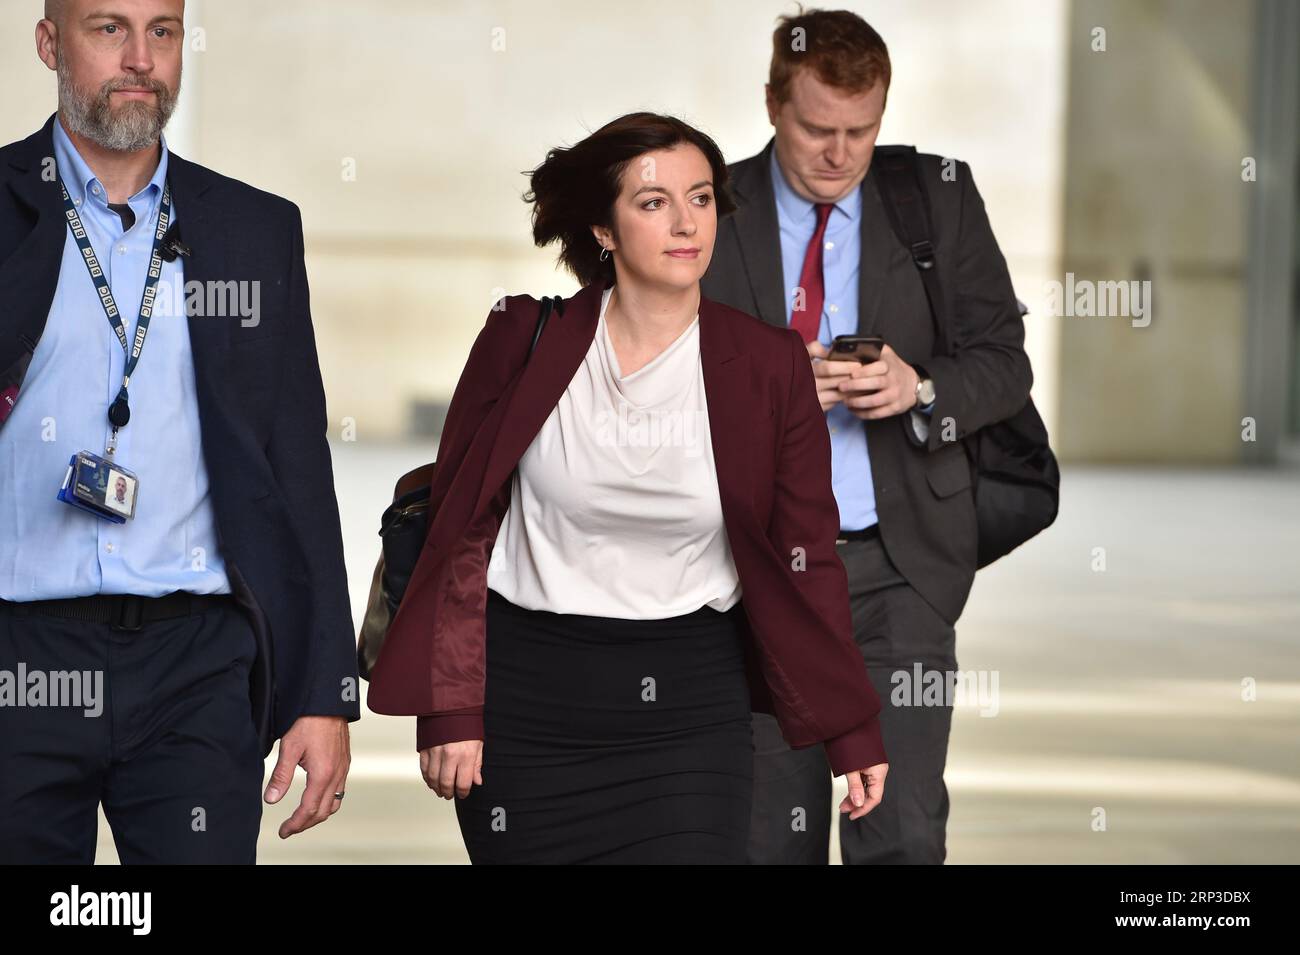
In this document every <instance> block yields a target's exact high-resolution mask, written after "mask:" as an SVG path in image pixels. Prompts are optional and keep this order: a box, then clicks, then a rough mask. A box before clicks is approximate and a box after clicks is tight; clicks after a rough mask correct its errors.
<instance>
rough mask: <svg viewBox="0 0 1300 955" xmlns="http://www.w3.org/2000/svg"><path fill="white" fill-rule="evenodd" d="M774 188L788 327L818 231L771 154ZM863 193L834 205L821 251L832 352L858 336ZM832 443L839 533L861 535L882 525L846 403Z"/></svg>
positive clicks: (866, 458)
mask: <svg viewBox="0 0 1300 955" xmlns="http://www.w3.org/2000/svg"><path fill="white" fill-rule="evenodd" d="M772 183H773V186H774V189H775V191H776V215H777V220H778V223H779V225H780V231H781V271H782V279H783V281H784V282H785V290H786V302H785V307H786V324H787V325H788V324H789V323H790V320H791V318H792V317H793V315H794V294H795V289H797V288H798V287H799V278H800V274H801V273H802V272H803V260H804V255H805V253H807V251H808V243H809V242H810V241H811V240H812V237H813V232H814V231H816V228H817V210H816V209H815V208H814V204H813V203H812V202H809V201H808V200H807V199H805V198H803V197H802V196H801V195H799V194H798V193H797V192H795V191H794V190H793V189H792V188H791V187H790V184H789V183H788V182H787V181H786V178H785V174H784V172H782V170H781V165H780V163H778V162H777V159H776V149H775V148H773V150H772ZM861 218H862V193H861V190H859V189H854V190H853V191H852V192H850V193H849V194H848V195H847V196H845V197H844V198H843V199H841V200H840V201H839V202H837V203H835V208H834V209H832V210H831V215H830V218H829V219H828V220H827V221H826V235H825V237H824V242H825V246H824V248H823V249H822V282H823V285H824V287H825V292H826V294H825V297H824V299H823V300H822V314H821V326H820V328H819V329H818V332H817V340H818V341H819V342H821V343H822V344H823V345H826V346H827V347H828V348H829V347H830V343H831V339H833V338H834V337H835V336H836V335H856V334H857V333H858V261H859V257H860V256H861V253H862V222H861ZM826 427H827V428H828V429H830V438H831V485H832V487H833V488H834V491H835V503H836V504H837V505H838V506H839V510H840V529H841V530H860V529H862V528H864V527H870V526H871V525H872V524H875V523H876V522H877V520H878V517H877V514H876V489H875V485H874V484H873V483H872V478H871V455H870V454H869V453H868V451H867V429H866V427H865V426H864V425H863V422H862V420H861V419H859V418H857V417H855V416H854V415H853V413H852V412H850V411H849V409H848V408H846V407H845V406H844V403H843V402H840V403H838V404H836V405H835V406H834V407H832V408H831V409H830V410H829V411H827V412H826Z"/></svg>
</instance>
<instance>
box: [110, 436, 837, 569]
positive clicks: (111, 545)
mask: <svg viewBox="0 0 1300 955" xmlns="http://www.w3.org/2000/svg"><path fill="white" fill-rule="evenodd" d="M839 433H840V429H839V428H831V434H839ZM108 546H109V547H112V546H113V545H112V544H109V545H108Z"/></svg>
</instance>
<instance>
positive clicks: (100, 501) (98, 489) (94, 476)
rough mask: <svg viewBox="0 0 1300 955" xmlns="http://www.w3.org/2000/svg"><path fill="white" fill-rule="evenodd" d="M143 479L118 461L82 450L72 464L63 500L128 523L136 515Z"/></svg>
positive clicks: (62, 493)
mask: <svg viewBox="0 0 1300 955" xmlns="http://www.w3.org/2000/svg"><path fill="white" fill-rule="evenodd" d="M139 488H140V479H139V478H137V477H136V476H135V474H133V473H132V472H130V471H128V470H127V469H126V468H124V467H122V466H121V465H120V464H118V463H117V462H116V461H113V460H110V459H108V458H101V457H100V456H99V455H98V454H92V453H91V452H89V451H82V452H80V453H79V454H74V455H73V456H72V458H71V460H69V461H68V471H67V474H65V475H64V477H63V487H61V488H59V500H60V501H63V502H64V503H65V504H71V505H72V506H73V507H79V508H81V509H82V510H83V511H90V512H91V513H92V514H94V515H96V516H97V517H102V518H104V520H107V521H112V522H113V523H114V524H125V523H126V522H127V521H128V520H130V519H131V518H132V517H134V516H135V499H136V493H137V491H138V490H139Z"/></svg>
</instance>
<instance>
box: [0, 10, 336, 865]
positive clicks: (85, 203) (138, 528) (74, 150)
mask: <svg viewBox="0 0 1300 955" xmlns="http://www.w3.org/2000/svg"><path fill="white" fill-rule="evenodd" d="M183 17H184V2H183V0H57V2H55V0H47V2H46V4H45V18H44V19H43V20H41V22H40V23H39V24H38V26H37V29H36V40H37V50H38V53H39V55H40V58H41V60H42V61H43V62H44V63H45V64H46V66H48V67H49V68H50V69H51V70H54V71H56V72H57V74H58V84H59V109H58V113H57V114H56V116H55V117H51V119H50V121H49V122H47V123H46V124H45V126H44V128H43V129H41V130H40V131H39V132H38V133H36V134H35V135H33V136H31V137H30V138H28V139H26V140H24V141H22V142H19V143H14V144H12V145H10V146H6V147H5V148H4V149H3V150H0V300H2V301H3V308H0V541H3V547H2V548H0V600H2V602H0V862H5V863H12V862H45V863H89V862H91V861H93V859H94V853H95V838H96V829H97V813H96V809H97V806H98V804H100V803H101V802H102V804H103V807H104V812H105V815H106V817H107V819H108V822H109V824H110V826H111V827H112V830H113V837H114V841H115V842H116V845H117V850H118V854H119V857H120V858H121V860H122V861H123V862H126V863H132V862H167V863H175V862H208V863H211V862H218V863H228V862H240V863H249V862H253V861H255V857H256V844H257V835H258V830H259V827H260V822H261V813H262V806H261V799H262V798H265V799H266V800H267V801H268V802H270V803H275V802H278V801H279V800H280V799H281V798H282V797H283V796H284V795H285V794H286V793H287V792H288V790H289V788H290V785H291V783H292V781H293V776H294V771H295V767H296V766H302V767H304V768H305V770H306V773H307V778H306V788H305V792H304V795H303V797H302V800H301V803H300V804H299V806H298V807H297V808H296V810H295V811H294V813H293V814H292V816H291V817H290V818H288V819H286V820H285V821H284V822H283V824H282V825H281V826H280V836H281V838H287V837H288V836H289V835H291V834H293V833H296V832H301V831H303V830H304V829H306V828H309V827H311V826H314V825H316V824H317V823H319V822H322V821H324V820H325V819H328V818H329V816H330V815H331V814H333V813H334V812H335V811H337V809H338V808H339V806H340V805H341V800H342V798H343V792H344V782H345V780H346V778H347V772H348V766H349V760H350V757H349V749H348V723H349V722H350V721H352V720H356V719H359V718H360V710H359V706H358V702H357V695H356V680H357V672H356V659H355V643H354V637H353V629H352V617H351V611H350V607H349V601H348V589H347V580H346V575H345V572H344V564H343V546H342V535H341V533H340V527H339V516H338V505H337V502H336V499H335V494H334V486H333V477H332V467H331V460H330V452H329V447H328V444H327V442H326V428H327V422H326V415H325V399H324V392H323V388H322V383H321V375H320V370H319V367H318V364H317V358H316V346H315V339H314V335H313V331H312V324H311V315H310V309H309V304H308V290H307V277H306V270H305V266H304V261H303V235H302V220H301V217H300V215H299V212H298V209H297V208H296V207H295V206H294V205H293V204H292V203H290V202H287V201H285V200H284V199H280V198H277V197H275V196H272V195H269V194H267V193H264V192H259V191H258V190H256V189H253V188H251V187H249V186H247V185H244V184H243V183H240V182H236V181H234V180H232V179H227V178H225V177H223V176H220V175H218V174H216V173H214V172H211V171H209V170H207V169H204V168H202V167H200V166H196V165H194V164H192V163H189V162H186V161H185V160H183V159H181V158H180V157H179V156H177V155H175V154H174V153H171V152H170V151H169V150H168V148H167V145H166V142H165V141H164V140H163V138H162V135H161V133H162V129H163V127H164V126H165V125H166V123H167V120H168V118H169V117H170V115H171V112H172V110H173V108H174V106H175V103H176V97H177V94H178V93H179V89H180V79H181V61H182V47H183V44H184V37H185V30H184V23H183ZM82 459H85V460H89V461H91V462H97V464H96V467H98V468H99V469H100V470H99V471H92V472H90V473H104V472H103V470H102V469H103V468H108V469H109V470H108V471H107V474H108V485H107V486H108V488H109V494H110V495H112V496H113V499H112V500H110V501H108V502H107V503H106V502H104V501H102V500H101V501H99V502H98V505H99V506H98V507H97V506H96V503H97V502H96V501H95V499H94V493H93V492H94V483H93V482H91V481H86V482H84V483H83V482H81V481H80V480H78V477H79V476H80V474H81V471H80V470H78V469H76V468H74V467H73V464H74V463H75V462H77V461H79V460H82ZM74 471H75V474H74ZM114 472H116V476H115V473H114ZM118 476H121V477H122V480H120V481H119V480H118ZM61 482H62V483H61ZM119 489H121V491H122V493H121V495H118V494H117V492H118V490H119ZM117 496H121V497H123V498H124V500H125V501H126V502H127V503H123V502H121V501H117V500H116V497H117ZM127 515H130V516H127ZM277 738H278V739H279V740H280V750H279V760H278V763H277V765H276V768H275V770H274V772H273V773H272V777H271V782H270V784H269V786H268V787H267V789H266V792H265V793H264V794H263V793H262V775H263V760H264V759H265V757H266V756H267V754H269V752H270V751H271V749H272V747H273V744H274V741H275V740H276V739H277Z"/></svg>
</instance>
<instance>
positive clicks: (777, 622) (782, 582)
mask: <svg viewBox="0 0 1300 955" xmlns="http://www.w3.org/2000/svg"><path fill="white" fill-rule="evenodd" d="M602 292H603V288H602V287H601V285H600V284H599V283H597V284H593V285H589V286H587V287H586V288H584V289H582V290H581V291H579V292H578V293H577V294H575V295H574V296H573V297H572V298H569V299H567V300H566V301H565V303H564V313H563V315H553V316H552V317H551V319H550V321H549V322H548V323H547V326H546V329H545V331H544V333H543V334H542V337H541V340H540V341H539V343H538V345H537V350H536V352H535V353H534V354H533V356H532V358H531V360H528V361H527V362H526V363H525V359H526V357H527V354H528V348H529V345H530V343H531V341H532V335H533V330H534V328H535V327H536V322H537V314H538V309H539V307H540V303H539V302H538V301H537V300H536V299H534V298H533V297H532V296H529V295H512V296H508V297H506V298H504V299H502V300H501V301H499V302H498V303H497V304H496V305H495V306H493V308H492V310H491V311H490V312H489V314H488V318H487V322H486V324H485V325H484V327H483V330H482V331H481V332H480V333H479V335H478V338H477V339H476V340H475V342H474V346H473V348H472V349H471V351H470V355H469V360H468V362H467V363H466V365H465V369H464V371H463V373H462V374H461V378H460V382H459V383H458V384H457V386H456V391H455V394H454V395H453V396H452V400H451V405H450V406H449V408H448V410H447V419H446V423H445V425H444V428H443V433H442V439H441V444H440V446H439V453H438V467H437V469H436V472H435V475H434V479H433V484H432V487H431V501H430V504H431V507H432V508H434V509H435V510H433V512H432V513H433V515H434V516H433V519H432V520H430V522H429V532H428V537H427V538H426V539H425V543H424V550H423V551H422V553H421V555H420V559H419V561H418V563H417V564H416V567H415V571H414V574H413V575H412V577H411V581H410V584H409V586H408V589H407V591H406V594H405V596H404V598H403V600H402V604H401V607H400V608H399V609H398V612H397V615H396V616H395V617H394V619H393V621H392V624H391V626H390V628H389V631H388V636H387V639H386V640H385V643H384V648H383V652H382V653H381V654H380V656H379V660H378V662H377V663H376V665H375V667H374V670H373V672H372V674H371V679H370V691H369V694H368V697H367V705H368V706H369V707H370V709H371V710H373V711H374V712H376V713H386V714H393V715H401V714H413V715H416V716H418V717H419V719H418V720H417V732H416V736H417V741H416V742H417V747H418V748H419V749H426V748H428V747H430V746H435V745H438V744H441V743H447V742H453V741H456V740H473V739H483V695H484V676H485V666H484V663H485V624H484V620H485V608H486V601H487V566H488V559H489V557H490V556H491V554H492V546H493V543H494V541H495V540H496V535H497V531H498V529H499V528H500V526H501V521H502V518H503V517H504V515H505V512H506V509H507V507H508V506H509V503H510V489H511V480H510V478H511V475H512V473H513V472H514V469H515V466H516V465H517V464H518V462H519V459H520V458H521V457H522V456H523V453H524V451H525V450H527V448H528V446H529V444H531V443H532V440H533V438H534V437H535V436H536V435H537V433H538V432H539V431H540V430H541V427H542V425H543V423H544V422H545V421H546V419H547V417H549V416H550V414H551V411H552V410H553V409H554V408H555V406H556V404H557V403H558V402H559V400H560V396H561V395H563V394H564V391H565V389H566V388H567V387H568V385H569V382H570V381H571V380H572V379H573V376H574V374H575V373H576V372H577V370H578V366H579V365H580V364H581V363H582V361H583V358H584V357H585V356H586V354H587V350H588V349H589V348H590V346H591V343H592V341H593V340H594V338H595V334H596V324H597V319H598V316H599V311H600V301H601V293H602ZM699 336H700V360H701V362H702V363H703V369H704V388H705V394H706V399H707V404H708V414H709V427H710V431H711V433H712V446H713V455H714V463H715V468H716V472H717V476H718V491H719V494H720V498H721V503H722V514H723V519H724V523H725V525H726V532H727V539H728V541H729V542H730V545H731V553H732V557H733V559H734V560H735V564H736V571H737V574H738V575H739V578H740V584H741V588H742V598H741V602H742V604H743V607H744V613H743V614H742V617H743V618H744V619H743V622H742V628H743V630H744V631H745V634H744V635H745V640H744V643H745V667H746V677H747V679H748V683H749V691H750V703H751V706H752V708H753V709H754V710H757V711H759V712H765V713H770V714H772V715H774V716H775V717H776V719H777V721H778V723H779V724H780V727H781V733H782V735H783V736H784V737H785V739H786V742H787V743H789V745H790V746H792V747H794V748H796V749H800V748H803V747H807V746H812V745H814V744H816V743H819V742H820V743H824V744H825V747H826V755H827V759H828V761H829V763H830V765H831V770H832V772H833V773H834V775H837V776H838V775H842V774H844V773H846V772H849V771H851V770H858V769H865V768H866V767H868V766H874V765H876V764H877V763H883V762H886V757H885V749H884V745H883V743H882V741H881V735H880V724H879V719H878V714H879V712H880V700H879V698H878V696H877V695H876V692H875V690H874V688H873V687H872V685H871V682H870V681H869V679H868V677H867V669H866V665H865V664H864V663H863V660H862V654H861V652H860V651H859V650H858V648H857V645H856V644H855V643H854V640H853V630H852V624H851V622H850V616H849V593H848V578H847V575H846V574H845V571H844V565H843V564H842V563H841V562H840V558H839V555H838V554H837V553H836V551H835V539H836V536H837V535H838V533H839V510H838V508H837V506H836V503H835V497H834V494H833V493H832V491H831V449H830V436H829V434H828V433H827V430H826V417H825V415H824V414H823V413H822V410H821V405H820V403H819V402H818V400H817V390H816V386H815V384H814V381H813V373H812V368H811V366H810V364H809V361H808V353H807V350H806V349H805V347H804V345H803V341H802V339H801V338H800V336H799V334H798V332H796V331H793V330H792V329H788V328H786V329H781V328H776V327H774V326H771V325H768V324H765V323H764V322H762V321H760V320H759V319H757V318H754V317H753V316H750V315H747V314H745V313H744V312H740V311H737V310H736V309H733V308H729V307H728V306H726V305H722V304H719V303H717V302H714V301H711V300H709V299H704V298H702V299H701V300H700V332H699ZM521 368H522V371H521Z"/></svg>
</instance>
